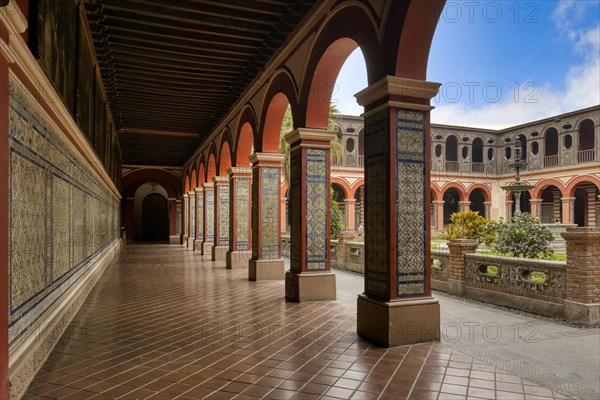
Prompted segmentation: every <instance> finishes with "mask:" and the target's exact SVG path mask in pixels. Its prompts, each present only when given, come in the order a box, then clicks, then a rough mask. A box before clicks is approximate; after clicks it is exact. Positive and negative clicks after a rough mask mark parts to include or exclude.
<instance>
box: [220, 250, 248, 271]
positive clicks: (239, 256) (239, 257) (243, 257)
mask: <svg viewBox="0 0 600 400" xmlns="http://www.w3.org/2000/svg"><path fill="white" fill-rule="evenodd" d="M251 258H252V251H251V250H244V251H228V252H227V255H226V259H225V263H226V264H225V266H226V268H227V269H232V268H247V267H248V261H250V259H251Z"/></svg>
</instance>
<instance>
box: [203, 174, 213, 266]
mask: <svg viewBox="0 0 600 400" xmlns="http://www.w3.org/2000/svg"><path fill="white" fill-rule="evenodd" d="M203 211H204V230H203V232H202V255H203V256H208V255H212V247H213V241H214V238H215V188H214V186H213V184H212V183H205V184H204V210H203Z"/></svg>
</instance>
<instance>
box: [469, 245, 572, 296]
mask: <svg viewBox="0 0 600 400" xmlns="http://www.w3.org/2000/svg"><path fill="white" fill-rule="evenodd" d="M566 266H567V264H566V263H565V262H561V261H548V260H534V259H527V258H517V257H504V256H492V255H485V254H467V255H466V256H465V284H466V285H468V286H475V287H479V288H482V289H488V290H494V291H502V292H507V293H509V294H513V295H518V296H523V297H530V296H531V295H532V294H536V295H539V296H544V297H545V299H546V300H547V301H553V302H561V301H562V299H564V298H565V297H566Z"/></svg>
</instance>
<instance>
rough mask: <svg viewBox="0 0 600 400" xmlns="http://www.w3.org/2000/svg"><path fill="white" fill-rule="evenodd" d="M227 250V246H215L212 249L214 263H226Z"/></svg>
mask: <svg viewBox="0 0 600 400" xmlns="http://www.w3.org/2000/svg"><path fill="white" fill-rule="evenodd" d="M227 250H229V245H225V246H213V247H212V248H211V255H212V260H213V261H225V258H226V255H227Z"/></svg>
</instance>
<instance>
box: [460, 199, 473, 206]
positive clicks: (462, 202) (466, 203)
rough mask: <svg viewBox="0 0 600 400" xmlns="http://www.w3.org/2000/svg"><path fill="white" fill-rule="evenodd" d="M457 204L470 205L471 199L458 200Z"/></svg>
mask: <svg viewBox="0 0 600 400" xmlns="http://www.w3.org/2000/svg"><path fill="white" fill-rule="evenodd" d="M458 204H461V205H465V206H466V205H471V200H459V202H458Z"/></svg>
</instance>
